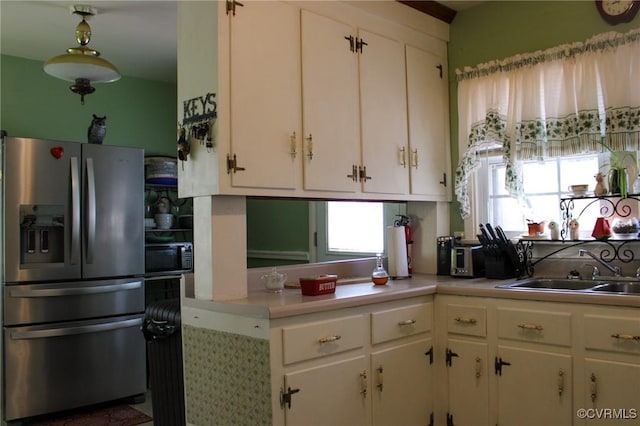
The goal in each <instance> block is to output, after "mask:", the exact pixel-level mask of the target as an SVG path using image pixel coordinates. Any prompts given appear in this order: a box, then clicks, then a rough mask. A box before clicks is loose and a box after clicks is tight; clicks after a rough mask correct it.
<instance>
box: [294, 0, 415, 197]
mask: <svg viewBox="0 0 640 426" xmlns="http://www.w3.org/2000/svg"><path fill="white" fill-rule="evenodd" d="M403 49H404V45H403V43H402V42H400V41H397V40H393V39H391V38H389V37H386V36H383V35H380V34H376V33H374V32H370V31H366V30H363V29H357V28H355V27H353V26H350V25H347V24H344V23H342V22H339V21H336V20H334V19H331V18H328V17H326V16H321V15H318V14H316V13H313V12H310V11H308V10H302V87H303V89H302V91H303V123H304V147H305V151H304V155H305V158H304V188H305V190H327V191H344V192H360V191H363V192H371V193H382V194H406V193H408V189H409V181H408V179H407V173H406V170H407V169H406V161H407V158H408V152H406V153H405V151H406V149H407V143H406V141H407V113H406V111H407V103H406V95H405V93H406V86H405V66H404V50H403ZM403 156H404V159H403ZM403 161H404V162H405V165H404V168H403ZM328 170H332V172H331V173H327V171H328Z"/></svg>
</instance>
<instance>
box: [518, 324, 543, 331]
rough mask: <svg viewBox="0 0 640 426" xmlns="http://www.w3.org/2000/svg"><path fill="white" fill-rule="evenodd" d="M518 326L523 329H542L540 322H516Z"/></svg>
mask: <svg viewBox="0 0 640 426" xmlns="http://www.w3.org/2000/svg"><path fill="white" fill-rule="evenodd" d="M518 327H519V328H521V329H523V330H536V331H542V330H543V327H542V326H541V325H540V324H518Z"/></svg>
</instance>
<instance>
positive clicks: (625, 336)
mask: <svg viewBox="0 0 640 426" xmlns="http://www.w3.org/2000/svg"><path fill="white" fill-rule="evenodd" d="M611 337H613V338H614V339H619V340H635V341H636V342H640V336H634V335H633V334H620V333H615V334H612V335H611Z"/></svg>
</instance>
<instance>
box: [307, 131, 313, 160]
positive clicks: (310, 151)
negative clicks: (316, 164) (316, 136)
mask: <svg viewBox="0 0 640 426" xmlns="http://www.w3.org/2000/svg"><path fill="white" fill-rule="evenodd" d="M306 140H307V157H309V160H313V136H311V133H309V137H308V138H306Z"/></svg>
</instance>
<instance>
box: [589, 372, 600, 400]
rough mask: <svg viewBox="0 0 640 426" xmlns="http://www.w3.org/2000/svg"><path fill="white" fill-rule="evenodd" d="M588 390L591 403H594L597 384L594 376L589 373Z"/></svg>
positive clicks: (596, 396) (596, 394)
mask: <svg viewBox="0 0 640 426" xmlns="http://www.w3.org/2000/svg"><path fill="white" fill-rule="evenodd" d="M589 389H590V390H591V402H596V399H598V383H597V382H596V375H595V374H593V373H591V383H590V384H589Z"/></svg>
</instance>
